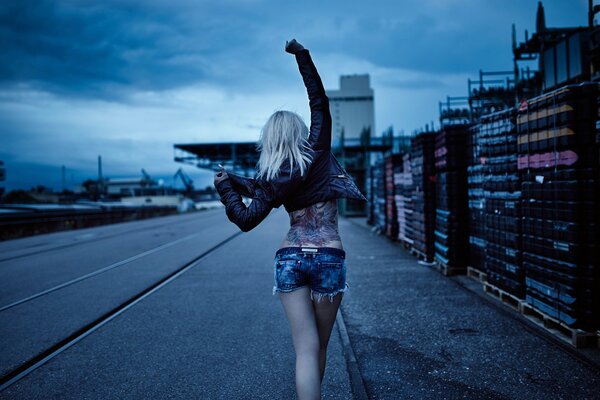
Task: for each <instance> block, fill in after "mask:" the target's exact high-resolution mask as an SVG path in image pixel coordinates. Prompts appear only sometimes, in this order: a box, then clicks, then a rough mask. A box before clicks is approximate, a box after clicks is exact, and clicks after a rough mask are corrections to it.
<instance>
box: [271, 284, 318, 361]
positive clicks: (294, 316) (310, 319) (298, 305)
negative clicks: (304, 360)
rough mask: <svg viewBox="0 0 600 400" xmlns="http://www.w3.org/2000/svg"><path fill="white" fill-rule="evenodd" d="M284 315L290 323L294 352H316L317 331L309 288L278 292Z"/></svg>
mask: <svg viewBox="0 0 600 400" xmlns="http://www.w3.org/2000/svg"><path fill="white" fill-rule="evenodd" d="M279 299H280V300H281V304H282V305H283V309H284V311H285V315H286V317H287V319H288V322H289V323H290V329H291V331H292V340H293V342H294V349H295V350H296V353H304V352H312V353H314V352H317V351H318V350H319V333H318V330H317V319H316V317H315V309H314V307H313V304H312V300H311V299H310V289H309V288H308V287H302V288H300V289H296V290H294V291H292V292H289V293H281V292H280V293H279Z"/></svg>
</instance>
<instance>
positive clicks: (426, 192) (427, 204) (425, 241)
mask: <svg viewBox="0 0 600 400" xmlns="http://www.w3.org/2000/svg"><path fill="white" fill-rule="evenodd" d="M435 135H436V133H435V132H425V133H420V134H418V135H417V136H415V137H414V138H413V139H412V142H411V152H410V164H411V171H412V181H413V185H414V190H413V192H412V207H413V212H412V214H411V220H410V229H409V231H408V233H409V235H412V236H409V239H411V240H412V241H413V244H412V248H413V250H414V251H416V252H418V253H419V254H420V255H421V256H422V257H423V258H424V259H425V260H426V261H428V262H432V261H433V256H434V229H435V166H434V150H435Z"/></svg>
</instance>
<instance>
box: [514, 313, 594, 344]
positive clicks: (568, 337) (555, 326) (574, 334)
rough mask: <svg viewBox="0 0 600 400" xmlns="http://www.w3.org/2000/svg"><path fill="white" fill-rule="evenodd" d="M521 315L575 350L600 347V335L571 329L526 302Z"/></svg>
mask: <svg viewBox="0 0 600 400" xmlns="http://www.w3.org/2000/svg"><path fill="white" fill-rule="evenodd" d="M521 314H523V316H524V317H525V318H527V319H528V320H530V321H531V322H533V323H535V324H536V325H538V326H540V327H542V328H544V329H545V330H546V331H548V332H550V333H552V334H553V335H554V336H556V337H557V338H559V339H561V340H562V341H564V342H566V343H568V344H570V345H571V346H573V347H575V348H582V347H599V346H600V340H599V335H598V333H593V332H586V331H583V330H581V329H576V328H571V327H569V326H567V325H565V324H564V323H562V322H560V321H559V320H557V319H556V318H554V317H551V316H549V315H547V314H545V313H543V312H541V311H540V310H537V309H535V308H534V307H533V306H531V305H530V304H528V303H526V302H523V303H522V304H521Z"/></svg>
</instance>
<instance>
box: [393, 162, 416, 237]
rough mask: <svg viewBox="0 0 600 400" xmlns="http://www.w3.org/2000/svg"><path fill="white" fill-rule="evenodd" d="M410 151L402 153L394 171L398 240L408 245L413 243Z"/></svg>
mask: <svg viewBox="0 0 600 400" xmlns="http://www.w3.org/2000/svg"><path fill="white" fill-rule="evenodd" d="M410 162H411V161H410V153H406V154H403V155H402V163H401V165H399V166H398V167H397V170H396V171H397V172H395V173H394V190H395V193H396V194H395V196H394V197H395V200H396V208H397V210H398V240H400V241H402V242H403V243H405V244H407V245H412V242H413V241H412V239H411V237H412V233H411V229H412V227H410V226H409V222H411V221H412V212H413V206H412V192H413V184H412V169H411V166H410Z"/></svg>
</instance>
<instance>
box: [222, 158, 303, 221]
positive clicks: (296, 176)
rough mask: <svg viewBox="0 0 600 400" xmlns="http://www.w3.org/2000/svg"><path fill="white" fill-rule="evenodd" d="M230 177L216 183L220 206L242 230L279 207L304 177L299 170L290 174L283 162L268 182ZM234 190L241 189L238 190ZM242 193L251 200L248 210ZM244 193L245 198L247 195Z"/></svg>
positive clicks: (287, 166)
mask: <svg viewBox="0 0 600 400" xmlns="http://www.w3.org/2000/svg"><path fill="white" fill-rule="evenodd" d="M228 176H229V178H227V179H225V180H223V181H221V182H219V183H218V184H217V186H216V189H217V192H219V195H220V196H221V203H223V204H224V205H225V213H226V214H227V218H229V220H230V221H231V222H233V223H234V224H236V225H237V226H238V227H239V228H240V229H241V230H242V231H244V232H248V231H250V230H252V229H254V228H255V227H256V226H257V225H258V224H260V223H261V222H262V221H263V220H264V219H265V218H266V217H267V215H269V213H270V212H271V210H272V209H273V208H279V207H280V206H281V205H282V204H283V203H284V201H285V200H286V199H287V198H288V196H290V195H291V194H293V193H294V191H295V190H297V189H298V187H299V186H300V185H302V184H303V182H304V181H305V177H306V175H305V176H304V177H303V176H301V175H300V170H299V168H294V169H293V170H292V171H291V172H290V168H289V163H288V162H287V161H286V162H284V164H283V166H282V167H281V169H280V170H279V174H278V176H277V178H275V179H273V180H270V181H267V180H265V179H246V178H242V179H240V178H241V177H240V176H238V175H234V174H231V175H230V174H228ZM236 188H241V190H240V191H238V190H236ZM242 191H244V192H245V193H246V194H248V195H249V196H247V197H251V198H252V203H250V205H249V206H248V207H246V205H245V204H244V203H243V202H242V197H241V195H240V194H244V193H241V192H242ZM246 194H244V195H246Z"/></svg>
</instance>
